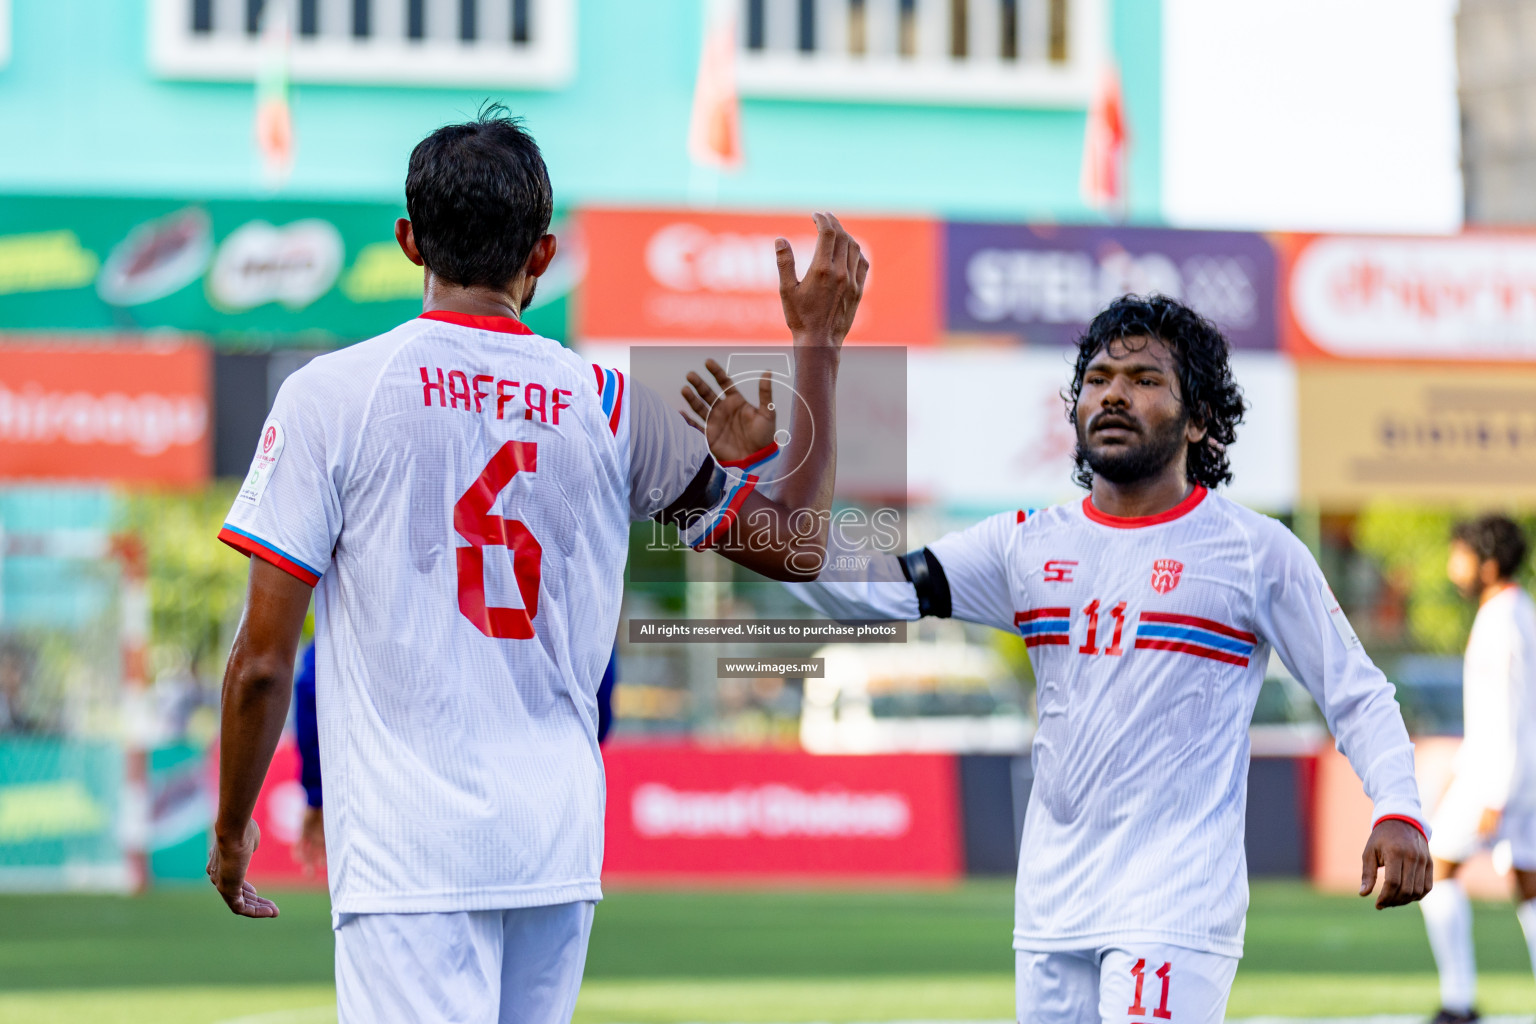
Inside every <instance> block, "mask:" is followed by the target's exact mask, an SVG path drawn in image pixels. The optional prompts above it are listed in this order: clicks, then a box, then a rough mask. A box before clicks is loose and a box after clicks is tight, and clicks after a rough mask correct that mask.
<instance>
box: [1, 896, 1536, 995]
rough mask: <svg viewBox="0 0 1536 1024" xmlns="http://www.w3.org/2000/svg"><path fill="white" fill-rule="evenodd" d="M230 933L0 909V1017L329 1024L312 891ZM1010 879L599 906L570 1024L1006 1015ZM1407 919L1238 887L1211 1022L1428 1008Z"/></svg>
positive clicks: (1482, 960)
mask: <svg viewBox="0 0 1536 1024" xmlns="http://www.w3.org/2000/svg"><path fill="white" fill-rule="evenodd" d="M279 905H280V906H281V907H282V910H283V916H282V917H280V918H279V919H277V920H275V921H242V920H237V919H235V918H234V917H232V916H231V915H229V914H228V913H227V912H226V911H224V909H223V907H222V905H221V904H220V903H219V902H218V901H217V899H216V897H215V896H214V894H213V893H212V891H211V890H210V891H206V892H205V891H203V890H202V889H200V888H198V889H192V890H179V891H161V892H155V893H153V894H151V895H149V896H146V897H143V898H139V899H127V898H115V897H97V896H5V897H0V1022H5V1024H9V1022H12V1021H15V1022H17V1024H21V1022H26V1024H53V1022H64V1021H68V1022H75V1021H89V1022H93V1024H149V1022H154V1024H183V1022H185V1024H193V1022H196V1024H210V1022H223V1021H230V1022H233V1021H239V1022H241V1024H320V1022H324V1021H333V1020H334V1019H335V1018H334V1010H332V1009H331V1008H330V1003H331V1000H332V993H331V989H330V977H331V933H330V921H329V916H328V910H327V906H326V900H325V896H324V895H323V894H320V893H299V892H295V893H285V894H280V895H279ZM1477 911H1478V913H1477V945H1478V957H1479V966H1480V967H1481V969H1482V970H1483V972H1484V973H1483V977H1482V985H1483V988H1482V999H1481V1003H1482V1005H1483V1009H1484V1010H1485V1012H1500V1013H1536V982H1533V981H1532V979H1531V976H1530V967H1529V964H1528V962H1527V960H1526V954H1525V944H1524V941H1523V938H1522V936H1521V934H1520V928H1519V925H1518V924H1517V923H1516V921H1515V917H1514V913H1513V910H1512V909H1511V908H1510V907H1509V906H1508V905H1503V904H1487V905H1479V906H1478V908H1477ZM1011 925H1012V885H1011V884H1010V883H1008V882H1001V881H1000V882H982V883H969V884H966V885H964V886H961V887H959V888H956V889H948V890H932V891H921V890H920V891H910V890H896V891H873V890H872V891H861V892H848V891H838V890H826V891H798V890H797V891H752V892H741V891H730V892H677V891H665V890H659V891H629V892H622V891H621V892H613V893H610V895H609V898H608V899H607V900H606V901H605V902H604V903H603V904H602V905H601V907H599V909H598V913H597V923H596V926H595V928H594V931H593V936H592V948H591V954H590V957H589V959H588V964H587V982H586V985H585V987H584V988H583V991H582V998H581V1003H580V1006H579V1008H578V1011H577V1020H578V1021H580V1022H584V1024H600V1022H625V1021H627V1022H633V1024H642V1022H657V1024H666V1022H684V1021H721V1022H724V1021H738V1022H753V1021H763V1022H769V1021H781V1022H790V1021H827V1022H837V1021H877V1020H902V1019H904V1020H912V1019H920V1018H939V1019H950V1020H961V1019H969V1020H985V1019H991V1020H1005V1019H1008V1018H1010V1017H1011V1015H1012V1006H1013V998H1012V997H1013V979H1012V965H1013V955H1012V952H1011V951H1010V949H1009V935H1010V931H1011ZM1435 1003H1436V997H1435V980H1434V974H1433V970H1432V967H1431V961H1430V957H1429V950H1428V947H1427V946H1426V944H1425V941H1424V932H1423V925H1422V923H1421V921H1420V919H1419V914H1418V911H1417V910H1416V909H1408V910H1397V911H1387V912H1384V913H1377V912H1376V911H1374V910H1372V909H1371V908H1370V906H1369V905H1368V904H1367V903H1366V902H1365V901H1362V900H1355V899H1351V898H1349V897H1331V896H1319V895H1317V894H1315V893H1313V892H1311V891H1310V890H1309V889H1307V888H1305V887H1304V886H1301V885H1298V884H1290V883H1262V884H1258V885H1256V886H1255V887H1254V893H1253V909H1252V910H1251V912H1250V913H1249V918H1248V953H1247V957H1246V958H1245V959H1244V961H1243V966H1242V969H1241V970H1240V971H1239V972H1238V976H1237V984H1236V986H1235V988H1234V991H1233V996H1232V1004H1231V1015H1232V1016H1234V1017H1240V1016H1258V1015H1263V1016H1273V1015H1278V1016H1351V1015H1364V1014H1372V1013H1417V1012H1421V1011H1424V1012H1427V1011H1429V1010H1432V1009H1433V1008H1434V1005H1435Z"/></svg>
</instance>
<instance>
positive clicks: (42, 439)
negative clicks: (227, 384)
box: [0, 338, 213, 484]
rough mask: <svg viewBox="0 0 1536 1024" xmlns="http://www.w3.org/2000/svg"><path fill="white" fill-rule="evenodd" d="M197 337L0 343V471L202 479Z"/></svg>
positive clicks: (204, 454)
mask: <svg viewBox="0 0 1536 1024" xmlns="http://www.w3.org/2000/svg"><path fill="white" fill-rule="evenodd" d="M210 378H211V364H210V360H209V356H208V350H207V349H205V348H204V347H203V346H201V345H197V344H190V343H182V344H169V345H155V344H132V343H128V342H120V343H105V342H104V343H99V344H67V345H65V344H41V343H37V342H36V341H34V340H33V339H25V338H22V339H15V340H14V341H13V340H12V339H5V340H4V341H3V343H0V479H39V480H40V479H46V480H101V481H119V482H126V483H156V484H195V483H200V482H202V481H203V480H206V479H207V478H208V469H209V465H208V463H209V452H210V443H209V441H210V438H211V436H212V432H213V419H212V410H211V408H210V403H209V396H210Z"/></svg>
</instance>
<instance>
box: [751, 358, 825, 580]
mask: <svg viewBox="0 0 1536 1024" xmlns="http://www.w3.org/2000/svg"><path fill="white" fill-rule="evenodd" d="M838 363H839V352H838V349H837V348H836V347H834V346H832V345H831V344H828V343H825V342H822V343H815V342H813V341H811V340H809V339H798V338H797V339H796V347H795V391H796V393H797V396H798V398H799V399H800V400H799V401H796V402H795V403H794V411H793V412H792V413H791V415H790V427H789V431H790V439H789V444H788V445H787V446H786V448H785V450H784V451H783V452H781V453H780V455H779V456H778V457H779V458H780V459H781V460H783V463H784V467H785V474H784V476H783V478H782V479H781V480H779V481H778V483H777V486H776V488H775V495H774V498H772V499H768V498H766V497H765V498H762V499H761V500H760V501H758V502H756V503H754V504H755V507H754V508H753V509H752V511H751V512H750V513H748V514H747V515H745V516H743V517H742V518H741V520H739V525H738V526H737V528H736V529H735V530H733V531H732V532H733V536H732V537H731V538H730V539H729V540H728V541H727V543H726V544H725V545H722V553H723V554H725V555H726V556H727V557H729V558H731V559H732V560H733V561H736V562H739V563H740V564H742V565H745V566H746V567H747V568H749V569H752V570H753V571H755V572H759V573H761V574H763V575H764V576H767V577H769V578H770V579H776V580H783V581H808V580H814V579H815V578H816V576H817V574H818V573H819V572H820V571H821V568H822V566H823V565H824V564H825V561H826V551H827V531H828V525H829V523H830V521H831V514H832V490H833V482H834V479H835V477H836V470H837V423H836V415H837V409H836V405H837V403H836V393H837V370H838Z"/></svg>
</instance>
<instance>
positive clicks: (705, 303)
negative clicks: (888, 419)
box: [578, 210, 939, 345]
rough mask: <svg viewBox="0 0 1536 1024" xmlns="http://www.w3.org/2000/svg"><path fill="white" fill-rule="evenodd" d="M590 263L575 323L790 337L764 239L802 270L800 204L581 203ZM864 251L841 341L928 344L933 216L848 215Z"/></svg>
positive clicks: (668, 332)
mask: <svg viewBox="0 0 1536 1024" xmlns="http://www.w3.org/2000/svg"><path fill="white" fill-rule="evenodd" d="M580 217H581V233H582V237H583V239H584V242H585V245H586V248H587V274H586V279H585V282H584V283H583V286H582V293H583V301H582V303H581V306H582V308H581V311H580V314H579V318H580V319H579V326H578V333H579V335H580V336H581V337H582V338H586V339H610V340H615V341H665V342H674V343H675V342H684V341H713V342H721V341H763V342H776V343H779V344H783V343H785V342H787V341H788V332H787V330H786V328H785V327H784V314H783V311H782V309H781V308H780V306H779V292H778V282H779V277H778V267H777V265H776V263H775V261H774V249H773V240H774V239H775V238H777V237H781V236H782V237H784V238H787V239H789V241H790V245H791V246H792V247H793V248H794V252H795V262H796V265H797V267H798V269H799V270H800V271H801V272H802V273H803V271H804V269H805V266H806V265H807V263H808V262H809V260H810V257H811V253H812V252H813V251H814V250H815V247H816V229H815V226H814V225H813V224H812V223H811V218H810V215H809V214H800V213H795V214H745V213H698V212H688V211H663V210H585V211H583V212H582V213H581V214H580ZM843 226H844V227H846V228H847V229H848V231H849V233H851V234H852V235H853V236H854V237H855V238H856V239H858V241H859V244H860V245H861V246H862V247H863V250H864V252H865V254H866V255H867V256H868V257H869V260H870V271H869V280H868V281H867V282H866V284H865V289H864V300H863V302H862V304H861V305H860V307H859V316H858V320H857V321H856V322H855V324H854V327H853V331H852V333H851V334H850V335H849V337H848V340H849V341H850V342H854V343H858V342H863V343H866V344H881V345H929V344H932V343H933V340H934V338H935V336H936V335H937V334H938V329H939V253H938V238H939V228H938V224H937V223H935V222H933V221H926V220H897V219H874V218H861V217H849V218H843Z"/></svg>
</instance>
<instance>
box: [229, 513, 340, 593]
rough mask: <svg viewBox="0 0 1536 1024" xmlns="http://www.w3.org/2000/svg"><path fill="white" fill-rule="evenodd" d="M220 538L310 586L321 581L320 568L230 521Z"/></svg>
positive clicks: (237, 549)
mask: <svg viewBox="0 0 1536 1024" xmlns="http://www.w3.org/2000/svg"><path fill="white" fill-rule="evenodd" d="M219 540H221V541H223V542H224V543H225V544H228V545H229V546H230V547H232V548H234V549H235V550H236V551H238V552H240V553H241V554H242V555H247V556H249V555H254V556H256V557H257V558H260V559H261V560H262V561H264V562H271V563H272V564H273V565H275V566H277V567H278V568H279V569H282V570H283V571H284V572H286V573H288V574H289V575H291V576H293V577H295V578H296V579H300V580H303V581H304V582H305V583H308V584H309V585H310V586H314V585H315V584H317V583H319V582H320V572H319V570H317V569H314V568H312V567H310V566H309V565H306V564H305V563H304V562H303V561H301V560H299V559H297V558H295V557H294V556H292V555H290V554H289V553H288V552H286V551H284V550H283V549H282V548H280V547H277V546H276V545H274V544H268V543H267V542H266V541H264V540H262V539H261V538H260V537H258V536H256V535H255V534H253V533H246V532H245V531H244V530H242V529H240V528H239V527H236V526H230V525H229V524H228V523H225V524H224V528H223V529H222V530H220V531H219Z"/></svg>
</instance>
